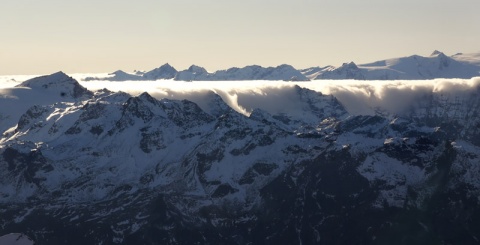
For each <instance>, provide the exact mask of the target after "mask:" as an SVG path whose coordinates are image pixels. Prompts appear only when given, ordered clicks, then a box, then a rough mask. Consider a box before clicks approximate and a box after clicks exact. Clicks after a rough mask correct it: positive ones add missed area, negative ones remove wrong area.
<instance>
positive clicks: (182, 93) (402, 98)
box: [0, 77, 480, 115]
mask: <svg viewBox="0 0 480 245" xmlns="http://www.w3.org/2000/svg"><path fill="white" fill-rule="evenodd" d="M9 79H10V80H8V79H7V78H3V79H2V81H3V82H0V84H1V85H0V87H7V86H8V85H12V84H14V83H13V82H12V80H11V79H15V80H16V81H21V80H17V79H16V78H15V77H12V78H9ZM7 83H8V84H7ZM81 84H82V85H83V86H85V87H87V88H88V89H89V90H97V89H102V88H107V89H109V90H112V91H124V92H127V93H130V94H132V95H139V94H140V93H142V92H145V91H146V92H148V93H150V94H151V95H152V96H154V97H155V98H157V99H162V98H169V99H187V100H190V101H193V102H195V103H197V104H198V105H199V106H200V107H202V108H203V109H207V108H206V107H208V105H207V104H206V102H205V98H206V96H208V94H210V93H212V92H214V93H216V94H218V95H220V96H221V97H222V99H223V100H224V101H225V102H226V103H227V104H228V105H229V106H230V107H232V108H233V109H235V110H236V111H238V112H241V113H243V114H246V115H248V114H250V113H251V112H252V110H253V109H255V108H260V109H263V110H265V111H267V112H269V113H272V114H277V113H289V112H295V111H296V110H301V107H302V105H301V103H299V95H298V93H297V92H296V91H297V90H296V89H295V85H298V86H300V87H302V88H307V89H311V90H314V91H317V92H320V93H322V94H331V95H333V96H335V97H336V98H337V99H338V100H339V101H340V102H341V103H342V104H343V105H344V106H345V108H346V109H347V111H348V112H350V113H352V114H370V115H371V114H374V113H375V112H378V111H384V112H388V113H393V114H397V113H401V112H403V111H404V110H406V109H408V108H409V107H410V106H411V105H412V104H414V103H415V101H417V100H418V99H419V98H422V97H425V96H428V95H430V94H432V93H433V94H437V95H442V96H444V97H445V98H446V99H447V100H449V99H450V100H452V101H453V100H454V99H456V98H462V97H468V96H471V95H472V93H477V92H478V91H479V88H480V87H479V85H480V77H476V78H472V79H435V80H414V81H410V80H409V81H356V80H317V81H310V82H284V81H208V82H206V81H194V82H182V81H172V80H165V81H125V82H109V81H88V82H81Z"/></svg>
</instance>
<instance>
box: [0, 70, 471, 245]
mask: <svg viewBox="0 0 480 245" xmlns="http://www.w3.org/2000/svg"><path fill="white" fill-rule="evenodd" d="M196 71H200V72H201V71H202V69H198V68H196V67H194V68H192V69H191V71H190V72H192V73H193V72H196ZM299 84H300V83H299ZM21 86H22V87H18V88H15V89H23V90H22V91H29V92H28V94H27V93H25V96H20V95H21V94H20V92H18V91H16V90H15V89H11V90H8V91H7V92H9V93H10V94H13V95H14V96H16V97H17V99H16V100H17V101H22V100H24V104H20V103H18V105H16V104H14V103H13V102H9V103H11V104H10V106H11V107H12V108H11V109H10V110H4V109H3V107H2V113H4V114H3V115H5V116H6V117H7V118H9V121H11V122H15V123H14V124H13V125H9V126H8V127H5V128H6V129H5V130H4V131H2V137H1V139H0V197H1V198H0V210H1V214H2V215H1V216H0V224H1V227H2V231H4V232H5V234H6V233H13V232H20V231H21V232H23V233H24V234H26V235H28V236H29V237H32V238H33V239H34V240H35V241H37V242H38V243H40V244H50V243H54V242H56V243H61V244H74V243H81V244H101V243H103V244H112V243H113V244H116V243H123V244H195V243H209V244H235V243H241V244H246V243H252V244H282V243H283V244H295V243H313V244H332V243H340V244H355V243H358V242H359V241H361V243H365V244H370V243H376V242H378V243H379V244H392V243H395V242H396V241H399V240H402V239H406V240H408V241H410V240H412V241H417V240H416V239H420V242H421V243H424V244H431V243H434V244H436V243H440V244H441V243H448V242H449V241H452V239H454V240H455V241H456V242H459V243H462V244H474V243H475V242H476V241H477V237H479V236H480V232H479V231H478V229H477V224H478V223H479V222H480V216H479V215H478V213H479V211H480V209H479V208H478V207H479V202H480V200H479V198H478V196H479V195H480V181H479V179H480V178H479V177H480V168H479V166H478V159H479V158H480V141H479V140H478V139H479V138H480V137H479V136H480V130H479V128H478V125H479V124H480V117H478V116H477V115H478V111H479V110H480V96H479V90H478V88H477V87H473V88H471V89H470V90H469V91H468V93H466V94H470V95H469V96H466V97H465V98H461V99H460V98H459V99H458V100H456V99H448V98H450V97H448V98H447V97H445V96H446V95H445V94H443V93H440V92H436V91H431V92H426V93H424V94H423V95H422V96H419V97H418V98H416V100H415V101H414V103H412V104H411V105H410V106H407V107H405V108H404V110H402V111H398V112H396V113H389V112H388V111H385V110H382V108H378V110H377V111H378V113H377V114H375V115H353V114H349V113H348V112H347V111H346V109H345V108H344V106H343V105H342V104H341V103H340V101H339V100H337V99H336V98H335V97H334V96H332V95H325V94H322V93H318V92H315V91H312V90H309V89H306V88H303V87H301V86H290V87H286V88H284V89H291V91H289V92H291V96H290V97H289V98H288V99H289V100H292V101H291V103H290V104H292V106H291V107H289V108H283V109H284V110H279V111H278V113H272V114H270V113H269V112H267V111H266V110H263V109H260V108H256V109H253V111H252V113H251V114H250V115H249V116H246V115H244V114H240V113H238V112H237V111H235V110H233V109H232V108H230V107H229V106H228V105H227V104H226V103H225V102H224V101H223V100H222V99H221V97H220V96H219V95H218V94H216V93H214V92H209V93H204V94H202V96H203V97H202V100H203V105H202V107H200V106H198V105H197V104H196V103H193V102H191V101H189V100H172V99H155V98H153V97H152V96H151V95H150V94H149V93H147V92H145V93H142V94H140V95H138V96H132V95H129V94H126V93H123V92H112V91H108V90H99V91H95V92H90V91H87V90H85V89H84V88H82V87H79V85H78V83H76V81H75V80H73V79H71V78H69V77H68V76H66V75H65V74H63V73H56V74H52V75H50V76H45V77H41V78H36V79H32V80H29V81H27V82H25V83H22V84H21ZM3 94H7V93H5V91H3V92H2V95H3ZM42 94H43V96H42ZM27 95H28V96H27ZM62 95H63V96H62ZM34 96H35V98H36V99H32V98H31V97H34ZM4 97H5V96H4ZM272 98H277V99H278V100H279V101H271V103H272V104H276V103H280V100H285V99H286V98H283V97H272ZM452 98H454V97H452ZM10 99H11V100H13V99H12V98H10ZM28 99H30V100H28ZM4 100H5V101H9V99H7V98H4ZM289 102H290V101H289ZM27 104H28V106H26V105H27ZM259 107H261V106H260V105H259ZM13 108H15V109H13ZM202 108H204V109H202ZM2 122H3V121H2ZM2 130H3V129H2ZM457 224H458V225H457ZM460 224H461V225H460ZM446 231H448V232H446ZM402 241H403V240H402Z"/></svg>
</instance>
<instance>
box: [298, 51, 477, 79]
mask: <svg viewBox="0 0 480 245" xmlns="http://www.w3.org/2000/svg"><path fill="white" fill-rule="evenodd" d="M479 57H480V56H479V55H478V54H477V55H475V54H469V55H464V54H457V55H453V56H451V57H448V56H446V55H445V54H444V53H442V52H439V51H434V52H433V53H432V54H431V55H430V56H429V57H422V56H419V55H412V56H408V57H402V58H394V59H387V60H381V61H376V62H373V63H368V64H362V65H356V64H355V63H353V62H350V63H345V64H343V65H342V66H340V67H338V68H333V69H331V68H330V69H324V70H322V71H321V72H319V73H314V76H309V77H310V78H311V79H356V80H418V79H434V78H471V77H475V76H480V62H479V61H480V59H478V58H479ZM306 71H308V70H306Z"/></svg>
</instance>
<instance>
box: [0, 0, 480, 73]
mask: <svg viewBox="0 0 480 245" xmlns="http://www.w3.org/2000/svg"><path fill="white" fill-rule="evenodd" d="M479 9H480V1H478V0H456V1H452V0H403V1H398V0H368V1H359V0H275V1H273V0H242V1H231V0H196V1H194V0H175V1H173V0H170V1H167V0H137V1H131V0H128V1H126V0H101V1H99V0H82V1H73V0H42V1H38V0H2V4H1V8H0V30H1V31H0V75H30V74H50V73H54V72H56V71H60V70H62V71H64V72H66V73H94V72H113V71H115V70H118V69H122V70H125V71H133V70H135V69H137V70H151V69H153V68H156V67H159V66H161V65H162V64H164V63H167V62H168V63H170V64H171V65H172V66H174V67H175V68H177V69H178V70H182V69H186V68H188V67H189V66H190V65H191V64H196V65H200V66H203V67H205V68H206V69H207V70H208V71H215V70H219V69H227V68H229V67H243V66H246V65H252V64H257V65H262V66H277V65H280V64H285V63H286V64H290V65H293V66H294V67H296V68H299V69H300V68H307V67H312V66H326V65H334V66H339V65H341V64H342V63H344V62H350V61H354V62H356V63H357V64H361V63H367V62H372V61H376V60H381V59H386V58H393V57H402V56H409V55H413V54H418V55H423V56H428V55H430V53H431V52H433V51H434V50H440V51H442V52H444V53H446V54H447V55H453V54H455V53H458V52H463V53H472V52H479V51H480V45H479V42H478V40H480V28H479V24H480V14H478V12H479Z"/></svg>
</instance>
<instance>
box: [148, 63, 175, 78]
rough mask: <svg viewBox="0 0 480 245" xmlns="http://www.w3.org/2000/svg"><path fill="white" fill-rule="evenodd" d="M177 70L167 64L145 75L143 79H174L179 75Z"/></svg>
mask: <svg viewBox="0 0 480 245" xmlns="http://www.w3.org/2000/svg"><path fill="white" fill-rule="evenodd" d="M177 73H178V72H177V70H176V69H175V68H173V67H172V66H171V65H170V64H168V63H166V64H164V65H162V66H160V67H158V68H155V69H153V70H151V71H148V72H146V73H145V74H143V78H144V79H146V80H160V79H172V78H174V77H175V76H176V75H177Z"/></svg>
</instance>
